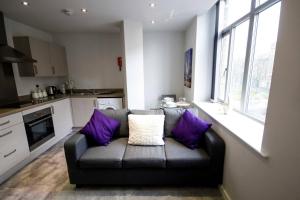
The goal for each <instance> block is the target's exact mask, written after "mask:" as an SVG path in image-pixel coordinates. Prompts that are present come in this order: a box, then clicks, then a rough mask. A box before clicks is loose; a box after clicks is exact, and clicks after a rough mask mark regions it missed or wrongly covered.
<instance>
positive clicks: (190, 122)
mask: <svg viewBox="0 0 300 200" xmlns="http://www.w3.org/2000/svg"><path fill="white" fill-rule="evenodd" d="M211 125H212V124H211V123H208V122H206V121H204V120H203V119H201V118H199V117H197V116H195V115H194V114H193V113H191V112H190V111H188V110H186V111H185V112H184V113H183V115H182V116H181V118H180V119H179V120H178V122H177V124H176V126H175V127H174V128H173V130H172V135H173V137H174V138H175V139H176V140H177V141H178V142H181V143H182V144H184V145H185V146H187V147H189V148H190V149H195V148H198V147H199V143H200V140H201V139H202V137H203V135H204V133H205V132H206V131H207V130H208V129H209V128H210V127H211Z"/></svg>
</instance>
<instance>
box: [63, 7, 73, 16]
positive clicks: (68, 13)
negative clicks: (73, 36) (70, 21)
mask: <svg viewBox="0 0 300 200" xmlns="http://www.w3.org/2000/svg"><path fill="white" fill-rule="evenodd" d="M61 12H62V13H64V14H65V15H67V16H72V15H73V14H74V11H73V10H72V9H69V8H65V9H62V10H61Z"/></svg>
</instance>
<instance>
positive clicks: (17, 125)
mask: <svg viewBox="0 0 300 200" xmlns="http://www.w3.org/2000/svg"><path fill="white" fill-rule="evenodd" d="M20 119H22V114H21V113H17V114H13V115H10V116H7V117H4V118H0V121H2V122H3V121H5V122H7V121H10V124H9V125H8V124H6V125H5V128H4V129H1V130H0V175H2V174H4V173H5V172H6V171H8V170H9V169H11V168H12V167H14V166H15V165H17V164H18V163H20V162H21V161H23V160H25V159H26V158H27V157H29V155H30V151H29V147H28V142H27V137H26V131H25V127H24V123H23V120H22V121H20ZM0 125H1V124H0ZM3 127H4V126H2V128H3Z"/></svg>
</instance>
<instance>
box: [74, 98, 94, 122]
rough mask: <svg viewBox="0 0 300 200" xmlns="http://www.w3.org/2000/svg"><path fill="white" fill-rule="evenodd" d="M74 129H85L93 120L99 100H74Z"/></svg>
mask: <svg viewBox="0 0 300 200" xmlns="http://www.w3.org/2000/svg"><path fill="white" fill-rule="evenodd" d="M71 104H72V114H73V124H74V127H83V126H84V125H85V124H86V123H87V122H88V121H89V120H90V118H91V116H92V114H93V111H94V109H95V108H96V105H97V98H84V97H83V98H72V99H71Z"/></svg>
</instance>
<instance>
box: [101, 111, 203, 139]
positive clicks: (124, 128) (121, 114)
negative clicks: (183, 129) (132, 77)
mask: <svg viewBox="0 0 300 200" xmlns="http://www.w3.org/2000/svg"><path fill="white" fill-rule="evenodd" d="M185 110H186V109H185V108H164V109H157V110H128V109H120V110H101V112H102V113H104V114H105V115H107V116H109V117H112V118H114V119H116V120H119V121H120V122H121V126H120V129H119V130H118V132H117V134H116V136H117V137H128V136H129V127H128V114H135V115H165V123H164V136H165V137H172V129H173V128H174V127H175V125H176V124H177V122H178V120H179V119H180V117H181V115H182V114H183V113H184V111H185ZM188 110H189V111H190V112H192V113H194V114H195V115H197V116H198V109H197V108H188Z"/></svg>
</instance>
